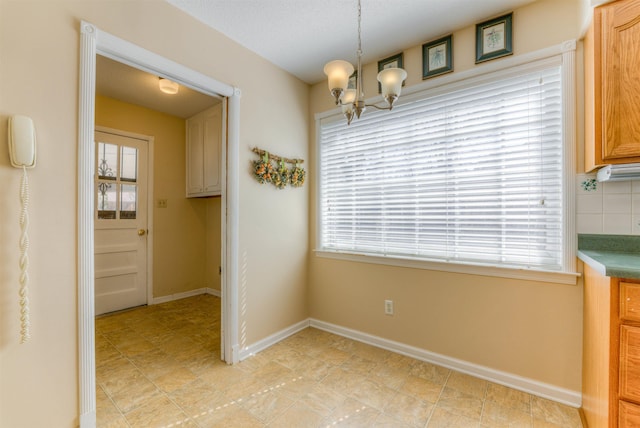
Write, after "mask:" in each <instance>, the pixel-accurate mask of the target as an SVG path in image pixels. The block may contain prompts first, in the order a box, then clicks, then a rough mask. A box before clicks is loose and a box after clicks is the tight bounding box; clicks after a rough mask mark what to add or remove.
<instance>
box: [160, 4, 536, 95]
mask: <svg viewBox="0 0 640 428" xmlns="http://www.w3.org/2000/svg"><path fill="white" fill-rule="evenodd" d="M165 1H167V2H168V3H170V4H172V5H174V6H176V7H177V8H179V9H182V10H183V11H185V12H186V13H188V14H190V15H192V16H194V17H195V18H196V19H198V20H200V21H202V22H204V23H205V24H207V25H209V26H211V27H213V28H215V29H216V30H218V31H220V32H221V33H223V34H225V35H226V36H228V37H229V38H231V39H233V40H235V41H236V42H238V43H239V44H241V45H242V46H244V47H246V48H248V49H249V50H251V51H253V52H255V53H257V54H258V55H260V56H262V57H264V58H266V59H267V60H269V61H270V62H272V63H274V64H276V65H278V66H279V67H281V68H283V69H285V70H287V71H289V72H290V73H292V74H293V75H295V76H297V77H298V78H300V79H301V80H303V81H304V82H307V83H310V84H313V83H317V82H320V81H322V80H323V79H324V78H325V76H324V74H323V72H322V68H323V67H324V64H326V63H327V62H329V61H330V60H333V59H345V60H347V61H350V62H352V63H355V61H356V49H357V35H358V34H357V16H358V15H357V0H165ZM533 1H535V0H362V50H363V62H364V63H365V64H366V63H370V62H374V61H378V60H380V59H383V58H385V57H387V56H390V55H394V54H396V53H398V52H399V51H400V50H401V49H402V48H406V47H408V46H417V45H420V44H422V43H425V42H428V41H430V40H433V39H435V38H437V37H439V36H443V35H446V34H449V33H451V32H452V31H454V30H457V29H460V28H464V27H466V26H468V25H473V24H475V23H478V22H482V21H485V20H487V19H490V18H493V17H495V16H498V15H500V14H502V13H506V12H510V11H512V10H513V9H515V8H517V7H519V6H522V5H523V4H527V3H531V2H533Z"/></svg>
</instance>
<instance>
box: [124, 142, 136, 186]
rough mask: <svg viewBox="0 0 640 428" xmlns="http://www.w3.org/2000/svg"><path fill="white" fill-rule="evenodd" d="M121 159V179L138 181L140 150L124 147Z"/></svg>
mask: <svg viewBox="0 0 640 428" xmlns="http://www.w3.org/2000/svg"><path fill="white" fill-rule="evenodd" d="M120 159H121V166H120V179H121V180H122V181H134V182H135V181H136V180H137V179H138V149H135V148H133V147H124V146H123V147H122V154H121V156H120Z"/></svg>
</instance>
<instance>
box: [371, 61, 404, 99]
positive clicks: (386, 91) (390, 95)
mask: <svg viewBox="0 0 640 428" xmlns="http://www.w3.org/2000/svg"><path fill="white" fill-rule="evenodd" d="M406 78H407V72H406V71H404V70H403V69H401V68H385V69H384V70H382V71H381V72H380V73H378V82H380V86H382V96H383V97H384V99H385V100H387V102H388V103H389V105H391V104H392V103H393V101H395V99H396V98H398V97H399V96H400V92H401V91H402V82H404V79H406ZM390 99H392V101H390Z"/></svg>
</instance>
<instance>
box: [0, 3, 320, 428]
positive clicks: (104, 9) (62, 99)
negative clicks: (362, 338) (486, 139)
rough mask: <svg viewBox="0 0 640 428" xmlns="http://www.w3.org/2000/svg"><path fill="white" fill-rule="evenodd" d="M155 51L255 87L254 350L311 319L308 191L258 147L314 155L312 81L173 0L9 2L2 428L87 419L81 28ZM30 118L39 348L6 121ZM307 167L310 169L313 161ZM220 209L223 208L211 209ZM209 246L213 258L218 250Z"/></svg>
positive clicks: (1, 135)
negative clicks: (283, 179) (82, 349)
mask: <svg viewBox="0 0 640 428" xmlns="http://www.w3.org/2000/svg"><path fill="white" fill-rule="evenodd" d="M81 19H84V20H87V21H89V22H91V23H93V24H95V25H97V26H98V27H99V28H100V29H101V30H103V31H106V32H109V33H111V34H114V35H115V36H118V37H120V38H122V39H125V40H128V41H130V42H132V43H135V44H137V45H139V46H142V47H143V48H146V49H148V50H150V51H153V52H156V53H158V54H160V55H163V56H165V57H167V58H169V59H172V60H174V61H176V62H178V63H181V64H184V65H186V66H188V67H190V68H193V69H195V70H197V71H199V72H201V73H204V74H207V75H209V76H212V77H214V78H216V79H217V80H219V81H222V82H225V83H227V84H231V85H235V86H238V87H239V88H240V89H241V90H242V99H241V111H240V114H241V118H240V127H241V128H240V165H241V173H240V178H239V180H240V182H239V188H240V210H241V216H240V241H239V247H240V252H241V254H240V256H241V263H243V265H242V267H243V269H244V270H243V271H242V272H243V273H242V277H241V279H242V286H243V290H244V292H245V294H244V296H246V298H245V301H246V308H247V310H246V313H245V314H244V315H243V317H242V322H243V323H244V326H245V327H246V336H245V342H246V344H251V343H254V342H256V341H257V340H259V339H262V338H264V337H265V336H268V335H270V334H273V333H275V332H277V331H279V330H281V329H283V328H285V327H287V326H290V325H292V324H294V323H296V322H298V321H300V320H302V319H305V318H306V317H307V315H308V311H307V303H306V277H307V261H306V254H307V248H308V242H307V230H308V186H305V187H304V188H302V189H286V190H283V191H278V190H276V189H275V188H269V187H266V186H260V185H259V184H257V183H256V182H255V181H254V180H253V178H252V177H251V175H250V173H249V162H250V160H251V159H253V158H254V156H255V155H254V154H253V153H252V152H251V151H250V148H251V147H253V146H256V145H257V146H260V147H263V148H265V149H267V150H269V151H271V152H274V153H277V154H281V155H284V156H289V157H301V158H305V159H307V157H308V137H307V135H308V129H309V128H308V127H309V123H308V117H309V114H308V86H307V85H306V84H304V83H302V82H300V81H299V80H297V79H296V78H294V77H292V76H290V75H289V74H287V73H285V72H283V71H282V70H280V69H278V68H277V67H275V66H273V65H271V64H269V63H268V62H267V61H265V60H264V59H262V58H260V57H258V56H257V55H255V54H253V53H251V52H249V51H247V50H246V49H244V48H242V47H241V46H239V45H237V44H235V43H233V42H231V41H230V40H229V39H227V38H226V37H224V36H223V35H221V34H220V33H218V32H215V31H213V30H211V29H208V28H207V27H205V26H204V25H203V24H201V23H200V22H198V21H196V20H195V19H193V18H191V17H189V16H187V15H185V14H183V13H181V12H179V11H178V10H177V9H175V8H173V7H172V6H170V5H169V4H167V3H165V2H163V1H159V0H157V1H136V0H131V1H118V2H114V1H108V0H75V1H73V0H66V1H65V0H59V1H55V2H51V1H47V0H35V1H22V0H20V1H11V0H0V59H1V60H0V76H1V77H2V79H0V183H1V187H0V426H3V427H5V426H6V427H12V428H20V427H44V426H47V427H60V428H65V427H72V426H74V425H75V424H76V423H77V422H78V420H77V417H78V361H77V359H78V357H77V355H78V346H79V344H78V341H77V337H78V327H77V309H76V308H77V280H76V269H77V266H76V248H77V246H76V237H77V230H76V201H77V197H76V194H77V191H76V189H77V182H76V174H77V168H76V162H77V155H76V152H77V129H78V120H77V117H78V101H77V100H78V68H79V24H80V20H81ZM12 114H26V115H28V116H31V117H32V118H33V119H34V121H35V125H36V129H37V134H38V165H37V167H36V168H35V169H33V170H32V171H30V184H31V202H30V213H31V216H30V220H31V223H30V228H29V234H30V237H31V251H30V259H31V266H30V276H31V286H30V288H31V292H30V296H31V318H32V339H31V341H30V342H28V343H27V344H24V345H20V344H19V337H18V331H19V321H18V320H19V313H18V303H17V290H18V237H19V231H18V213H19V209H20V204H19V198H18V186H19V182H20V171H18V170H16V169H13V168H11V167H10V165H9V157H8V154H7V143H6V132H7V129H6V127H7V117H8V116H9V115H12ZM305 165H306V164H305ZM211 210H215V208H212V209H211ZM205 250H206V249H205Z"/></svg>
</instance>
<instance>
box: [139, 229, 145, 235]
mask: <svg viewBox="0 0 640 428" xmlns="http://www.w3.org/2000/svg"><path fill="white" fill-rule="evenodd" d="M145 233H147V231H146V230H144V229H138V236H143V235H144V234H145Z"/></svg>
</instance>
